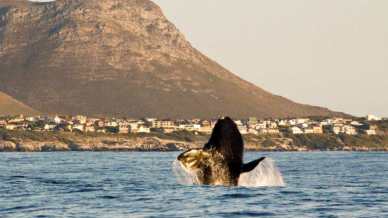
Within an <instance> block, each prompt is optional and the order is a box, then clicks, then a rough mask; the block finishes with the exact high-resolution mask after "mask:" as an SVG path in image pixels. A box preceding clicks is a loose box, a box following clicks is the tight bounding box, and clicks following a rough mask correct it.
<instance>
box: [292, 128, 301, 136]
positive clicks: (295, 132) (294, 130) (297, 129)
mask: <svg viewBox="0 0 388 218" xmlns="http://www.w3.org/2000/svg"><path fill="white" fill-rule="evenodd" d="M290 131H291V133H292V134H294V135H297V134H303V131H302V129H300V128H299V127H297V126H293V127H291V128H290Z"/></svg>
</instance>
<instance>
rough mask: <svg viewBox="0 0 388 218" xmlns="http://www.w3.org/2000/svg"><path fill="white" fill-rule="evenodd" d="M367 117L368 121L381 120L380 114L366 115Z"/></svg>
mask: <svg viewBox="0 0 388 218" xmlns="http://www.w3.org/2000/svg"><path fill="white" fill-rule="evenodd" d="M366 119H367V120H368V121H380V120H381V117H378V116H375V115H371V114H370V115H368V116H366Z"/></svg>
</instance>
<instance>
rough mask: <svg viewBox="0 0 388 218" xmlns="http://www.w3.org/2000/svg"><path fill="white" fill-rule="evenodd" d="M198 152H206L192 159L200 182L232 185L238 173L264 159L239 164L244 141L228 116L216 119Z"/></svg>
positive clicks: (247, 170) (249, 168)
mask: <svg viewBox="0 0 388 218" xmlns="http://www.w3.org/2000/svg"><path fill="white" fill-rule="evenodd" d="M192 151H193V150H189V151H186V152H184V153H182V154H181V155H179V156H178V160H179V161H181V162H184V161H185V158H187V156H190V152H192ZM198 152H203V153H205V154H206V155H202V156H200V157H199V158H197V159H198V160H196V168H197V169H198V170H196V174H197V178H198V180H199V181H198V182H199V183H200V184H203V185H215V184H217V185H225V186H236V185H238V179H239V177H240V174H241V173H244V172H249V171H251V170H253V169H254V168H255V167H256V166H257V165H258V164H259V163H260V162H261V161H262V160H264V159H265V157H262V158H260V159H258V160H255V161H252V162H249V163H247V164H243V157H244V156H243V155H244V141H243V138H242V136H241V133H240V131H239V130H238V127H237V125H236V123H235V122H234V121H233V120H232V119H231V118H229V117H225V118H223V119H219V120H218V121H217V123H216V125H215V126H214V128H213V131H212V134H211V136H210V139H209V141H208V143H206V144H205V145H204V147H203V149H202V150H201V151H198ZM203 156H205V157H203ZM188 159H190V158H188ZM192 159H193V158H192Z"/></svg>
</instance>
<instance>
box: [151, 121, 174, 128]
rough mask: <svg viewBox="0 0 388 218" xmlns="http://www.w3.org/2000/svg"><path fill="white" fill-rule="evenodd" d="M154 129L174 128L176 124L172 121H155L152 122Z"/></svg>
mask: <svg viewBox="0 0 388 218" xmlns="http://www.w3.org/2000/svg"><path fill="white" fill-rule="evenodd" d="M151 126H152V128H155V129H163V128H174V122H173V121H172V120H169V119H167V120H154V121H152V122H151Z"/></svg>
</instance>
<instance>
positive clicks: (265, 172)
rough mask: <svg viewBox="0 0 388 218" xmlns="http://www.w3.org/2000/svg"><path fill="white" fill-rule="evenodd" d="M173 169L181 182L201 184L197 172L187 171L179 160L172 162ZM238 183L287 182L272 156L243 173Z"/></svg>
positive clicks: (280, 183) (266, 183)
mask: <svg viewBox="0 0 388 218" xmlns="http://www.w3.org/2000/svg"><path fill="white" fill-rule="evenodd" d="M172 170H173V172H174V174H175V176H176V178H177V182H178V183H179V184H182V185H195V184H199V183H198V179H197V176H196V173H195V172H188V171H186V170H185V169H184V168H183V167H182V165H181V164H180V163H179V161H177V160H175V161H174V162H173V163H172ZM238 185H239V186H243V187H276V186H285V183H284V180H283V177H282V174H281V173H280V171H279V169H278V168H277V167H276V165H275V162H274V161H273V160H272V159H270V158H266V159H264V160H263V161H262V162H260V164H259V165H258V166H257V167H256V168H255V169H253V170H252V171H250V172H249V173H243V174H241V175H240V179H239V181H238Z"/></svg>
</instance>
